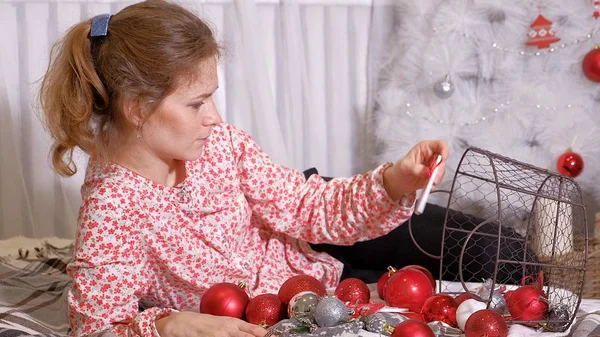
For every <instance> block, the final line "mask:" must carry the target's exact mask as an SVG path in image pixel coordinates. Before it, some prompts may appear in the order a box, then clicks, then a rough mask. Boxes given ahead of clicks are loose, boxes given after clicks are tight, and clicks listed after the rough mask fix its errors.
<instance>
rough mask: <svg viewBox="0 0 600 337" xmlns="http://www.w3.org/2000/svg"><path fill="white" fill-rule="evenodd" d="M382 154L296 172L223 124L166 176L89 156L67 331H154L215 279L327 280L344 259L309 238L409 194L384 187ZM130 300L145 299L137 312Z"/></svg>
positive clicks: (377, 224)
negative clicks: (177, 172)
mask: <svg viewBox="0 0 600 337" xmlns="http://www.w3.org/2000/svg"><path fill="white" fill-rule="evenodd" d="M389 165H391V164H385V165H382V166H380V167H378V168H377V169H375V170H373V171H372V172H369V173H367V174H364V175H356V176H353V177H351V178H347V179H334V180H332V181H331V182H328V183H326V182H325V181H324V180H323V179H322V178H321V177H319V176H317V175H313V176H311V177H310V178H309V179H308V180H306V179H305V177H304V175H303V174H302V173H301V172H298V171H297V170H294V169H291V168H287V167H284V166H279V165H276V164H274V163H273V162H272V161H271V160H270V159H269V157H268V156H267V155H266V154H265V153H264V152H263V151H262V150H261V149H260V148H259V147H258V146H257V145H256V144H255V143H254V141H253V140H252V139H251V137H250V136H249V135H248V134H246V133H244V132H243V131H241V130H238V129H236V128H234V127H232V126H230V125H227V124H221V125H219V126H217V127H215V128H214V129H213V133H212V135H211V136H210V137H209V139H208V140H207V143H206V144H205V150H204V153H203V155H202V156H201V158H200V159H198V160H197V161H195V162H188V163H186V168H187V173H188V174H187V178H186V179H185V180H184V181H183V182H182V183H181V184H179V185H177V186H174V187H165V186H161V185H158V184H156V183H154V182H152V181H150V180H148V179H146V178H144V177H142V176H140V175H137V174H136V173H134V172H132V171H130V170H127V169H125V168H123V167H121V166H118V165H114V164H111V165H101V164H100V163H99V162H97V161H95V160H91V161H90V163H89V166H88V170H87V173H86V179H85V183H84V186H83V187H82V195H83V205H82V207H81V210H80V215H79V227H78V231H77V237H76V242H75V253H74V260H73V262H72V263H71V264H70V265H69V268H68V271H69V274H70V275H71V277H72V278H73V280H74V283H73V286H72V289H71V291H70V293H69V306H70V322H71V326H72V328H73V330H74V331H73V334H74V335H75V336H82V335H88V334H90V333H94V332H98V331H103V330H112V332H113V333H115V334H117V335H118V336H131V335H134V336H152V335H157V333H156V329H155V327H154V322H155V320H156V319H157V318H158V317H161V316H163V315H168V314H169V313H171V312H172V311H175V310H193V311H198V308H199V305H200V299H201V296H202V294H203V293H204V292H205V291H206V289H207V288H208V287H210V286H211V285H213V284H215V283H218V282H232V283H239V282H241V281H244V282H245V283H246V285H247V288H246V289H247V291H248V293H249V295H250V296H251V297H252V296H256V295H259V294H262V293H275V294H276V293H277V291H278V290H279V287H280V286H281V284H282V283H283V282H284V281H285V280H287V279H288V278H290V277H291V276H294V275H297V274H300V273H303V274H308V275H312V276H314V277H316V278H317V279H319V280H321V281H322V282H323V283H324V284H325V286H327V287H334V286H335V285H337V283H338V282H339V279H340V276H341V273H342V268H343V266H342V264H341V263H340V262H339V261H337V260H336V259H334V258H332V257H331V256H329V255H327V254H325V253H317V252H315V251H313V250H311V248H310V246H309V244H308V242H311V243H336V244H340V245H350V244H353V243H355V242H357V241H361V240H368V239H372V238H375V237H378V236H381V235H384V234H386V233H388V232H390V231H391V230H393V229H394V228H396V227H397V226H399V225H400V224H401V223H403V222H404V221H405V220H406V219H407V218H408V217H409V216H410V215H411V214H412V207H413V204H414V194H413V195H410V196H407V197H405V198H403V200H402V201H401V202H393V201H392V200H391V199H390V198H389V197H388V195H387V193H386V192H385V189H384V188H383V185H382V179H383V178H382V173H383V171H384V170H385V169H386V168H387V167H388V166H389ZM138 305H141V306H142V307H144V308H149V309H146V310H145V311H143V312H141V313H140V312H139V310H138Z"/></svg>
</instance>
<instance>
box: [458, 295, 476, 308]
mask: <svg viewBox="0 0 600 337" xmlns="http://www.w3.org/2000/svg"><path fill="white" fill-rule="evenodd" d="M472 298H474V296H473V295H471V294H469V293H462V294H460V295H458V296H456V297H455V298H454V300H455V301H456V304H458V305H459V306H460V305H461V304H462V303H463V302H464V301H466V300H470V299H472Z"/></svg>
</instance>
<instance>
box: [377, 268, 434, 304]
mask: <svg viewBox="0 0 600 337" xmlns="http://www.w3.org/2000/svg"><path fill="white" fill-rule="evenodd" d="M383 292H384V294H383V297H384V298H385V301H386V303H387V304H388V305H389V306H392V307H398V308H407V309H408V310H410V311H413V312H421V308H422V307H423V303H425V301H426V300H427V299H428V298H429V297H431V295H433V292H434V289H433V286H432V285H431V281H430V280H429V277H427V275H425V274H424V273H423V272H421V271H419V270H417V269H412V268H409V269H402V270H398V271H397V272H395V273H394V275H392V277H391V278H390V279H389V280H388V281H387V284H386V286H385V289H384V290H383Z"/></svg>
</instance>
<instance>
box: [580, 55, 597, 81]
mask: <svg viewBox="0 0 600 337" xmlns="http://www.w3.org/2000/svg"><path fill="white" fill-rule="evenodd" d="M582 65H583V73H584V74H585V76H586V77H587V78H588V79H590V80H592V81H594V82H600V49H599V48H598V46H596V47H595V48H594V49H593V50H592V51H590V52H589V53H587V55H585V57H584V58H583V64H582Z"/></svg>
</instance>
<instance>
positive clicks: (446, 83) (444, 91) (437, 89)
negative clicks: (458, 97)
mask: <svg viewBox="0 0 600 337" xmlns="http://www.w3.org/2000/svg"><path fill="white" fill-rule="evenodd" d="M433 93H434V94H435V95H436V96H437V97H438V98H441V99H446V98H449V97H450V96H452V94H453V93H454V83H453V82H452V78H451V77H450V75H446V77H444V78H443V79H442V80H440V81H439V82H436V83H435V84H434V85H433Z"/></svg>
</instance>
